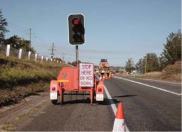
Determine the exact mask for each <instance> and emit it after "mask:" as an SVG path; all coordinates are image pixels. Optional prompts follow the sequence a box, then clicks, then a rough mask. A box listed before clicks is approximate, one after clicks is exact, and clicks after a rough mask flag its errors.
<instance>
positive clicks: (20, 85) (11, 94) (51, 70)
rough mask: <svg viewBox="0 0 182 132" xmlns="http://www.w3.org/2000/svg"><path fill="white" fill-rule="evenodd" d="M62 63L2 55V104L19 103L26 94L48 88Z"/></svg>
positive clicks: (0, 92)
mask: <svg viewBox="0 0 182 132" xmlns="http://www.w3.org/2000/svg"><path fill="white" fill-rule="evenodd" d="M62 66H64V65H62V64H60V63H59V64H58V63H53V62H35V61H30V60H19V59H16V58H13V57H8V58H7V57H4V56H1V55H0V106H4V105H9V104H12V103H17V102H18V101H19V100H21V99H23V98H24V97H26V96H29V95H32V94H36V93H37V92H40V91H45V90H48V88H49V82H50V80H51V79H56V77H57V75H58V73H59V71H60V69H61V68H62Z"/></svg>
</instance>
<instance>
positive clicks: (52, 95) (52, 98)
mask: <svg viewBox="0 0 182 132" xmlns="http://www.w3.org/2000/svg"><path fill="white" fill-rule="evenodd" d="M57 98H58V95H57V92H51V93H50V99H51V100H56V99H57Z"/></svg>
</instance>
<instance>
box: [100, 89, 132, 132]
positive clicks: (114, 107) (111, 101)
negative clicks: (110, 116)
mask: <svg viewBox="0 0 182 132" xmlns="http://www.w3.org/2000/svg"><path fill="white" fill-rule="evenodd" d="M104 90H105V93H106V95H107V98H108V99H109V102H110V103H111V108H112V110H113V112H114V115H116V112H117V108H116V105H115V103H114V101H113V100H112V97H111V95H110V94H109V91H108V89H107V87H106V86H104ZM126 131H127V132H129V129H128V127H127V125H126Z"/></svg>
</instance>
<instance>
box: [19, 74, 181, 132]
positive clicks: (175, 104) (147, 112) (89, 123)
mask: <svg viewBox="0 0 182 132" xmlns="http://www.w3.org/2000/svg"><path fill="white" fill-rule="evenodd" d="M134 80H135V81H137V82H141V83H145V84H148V85H152V86H155V87H157V88H158V87H159V88H161V89H164V91H163V90H161V89H156V88H153V87H149V86H145V85H142V84H138V83H135V82H131V81H128V80H125V79H118V78H113V79H111V80H106V81H105V86H106V88H107V89H108V91H109V93H110V95H111V97H112V102H114V103H115V104H116V105H117V103H118V102H120V101H121V102H122V103H123V105H124V111H125V117H126V119H125V120H126V124H127V127H128V128H129V130H130V131H181V96H180V95H175V94H173V93H170V92H166V91H165V90H167V91H172V92H175V93H178V94H179V93H180V92H181V87H180V85H177V84H175V86H173V85H174V84H171V85H170V84H168V83H164V82H151V81H146V80H145V81H143V80H136V79H134ZM109 101H110V100H108V99H106V101H105V102H104V103H102V104H98V103H95V104H93V105H91V104H89V102H88V100H87V97H86V96H83V95H77V96H72V97H71V96H69V95H66V99H65V104H64V105H52V104H51V103H50V102H48V105H47V106H46V107H45V108H44V109H43V110H42V112H40V114H38V115H37V116H35V117H33V118H32V119H31V120H30V121H28V122H27V123H26V124H24V125H23V126H21V127H19V128H17V130H23V131H27V130H28V131H34V130H36V131H53V130H54V131H65V130H66V131H74V130H76V131H112V127H113V122H114V113H113V110H112V108H111V106H110V105H111V103H110V102H109Z"/></svg>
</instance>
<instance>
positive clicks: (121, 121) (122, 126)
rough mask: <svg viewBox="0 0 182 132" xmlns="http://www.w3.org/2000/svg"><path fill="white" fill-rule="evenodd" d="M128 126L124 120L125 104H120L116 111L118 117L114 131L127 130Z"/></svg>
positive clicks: (122, 131) (123, 131)
mask: <svg viewBox="0 0 182 132" xmlns="http://www.w3.org/2000/svg"><path fill="white" fill-rule="evenodd" d="M125 131H126V126H125V121H124V111H123V104H122V103H121V102H120V103H119V104H118V110H117V112H116V118H115V120H114V126H113V132H125Z"/></svg>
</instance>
